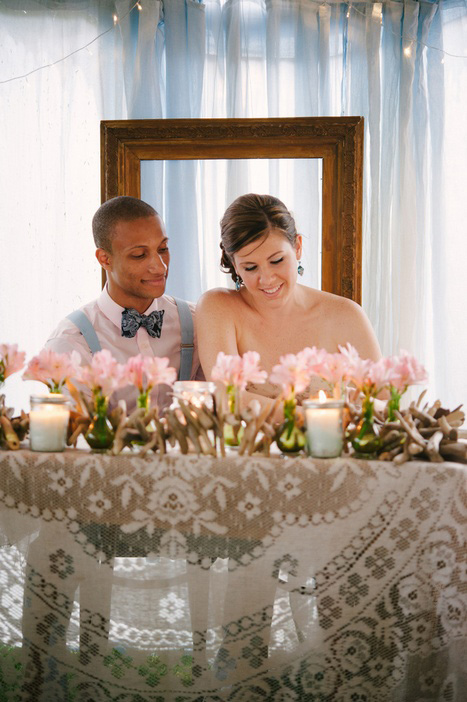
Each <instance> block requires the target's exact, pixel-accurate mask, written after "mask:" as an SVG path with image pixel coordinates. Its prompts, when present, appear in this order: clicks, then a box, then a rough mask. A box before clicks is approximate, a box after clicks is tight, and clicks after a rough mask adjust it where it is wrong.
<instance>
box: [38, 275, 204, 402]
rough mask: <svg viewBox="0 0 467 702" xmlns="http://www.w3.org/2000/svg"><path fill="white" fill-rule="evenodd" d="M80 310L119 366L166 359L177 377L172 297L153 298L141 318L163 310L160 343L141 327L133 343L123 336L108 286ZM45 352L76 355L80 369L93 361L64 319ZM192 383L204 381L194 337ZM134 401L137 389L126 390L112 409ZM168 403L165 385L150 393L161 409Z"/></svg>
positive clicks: (176, 332)
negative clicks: (132, 359) (136, 360)
mask: <svg viewBox="0 0 467 702" xmlns="http://www.w3.org/2000/svg"><path fill="white" fill-rule="evenodd" d="M188 305H189V307H190V310H191V314H192V316H193V317H194V313H195V305H194V304H193V303H190V302H189V303H188ZM80 309H81V310H82V311H83V312H84V313H85V315H86V316H87V317H88V319H89V321H90V322H91V324H92V326H93V327H94V331H95V332H96V334H97V337H98V339H99V342H100V344H101V347H102V348H103V349H108V350H109V351H110V352H111V353H112V356H113V357H114V358H115V359H116V360H117V361H118V362H119V363H126V361H127V360H128V359H129V358H130V357H131V356H137V355H138V354H142V355H143V356H159V357H164V356H165V357H167V358H168V359H169V365H170V366H172V367H173V368H175V370H176V371H177V373H178V371H179V369H180V344H181V331H180V319H179V316H178V311H177V305H176V303H175V301H174V299H173V298H172V297H170V296H168V295H162V297H158V298H155V299H154V300H153V302H152V304H151V305H150V306H149V307H148V309H147V310H145V312H144V314H146V315H148V314H150V313H151V312H153V311H154V310H164V319H163V323H162V331H161V336H160V338H159V339H158V338H153V337H151V336H149V334H148V332H147V331H146V329H145V328H144V327H140V328H139V329H138V331H137V332H136V335H135V336H134V337H133V338H132V339H128V338H126V337H124V336H122V332H121V320H122V312H123V310H124V308H123V307H121V306H120V305H117V303H116V302H114V301H113V300H112V298H111V297H110V295H109V293H108V292H107V286H106V287H105V288H104V289H103V291H102V293H101V294H100V296H99V297H98V298H97V300H93V301H92V302H89V303H88V304H87V305H84V306H83V307H81V308H80ZM46 348H48V349H52V350H53V351H56V352H57V353H70V352H71V351H73V350H75V351H78V352H79V353H80V354H81V362H82V364H83V365H87V364H89V363H90V362H91V359H92V354H91V351H90V349H89V346H88V344H87V342H86V340H85V338H84V337H83V335H82V334H81V332H80V331H79V329H78V328H77V327H76V325H75V324H73V322H72V321H71V320H69V319H67V318H65V319H63V320H62V321H61V322H60V323H59V325H58V326H57V328H56V329H55V330H54V331H53V332H52V334H51V336H50V337H49V339H48V340H47V343H46ZM191 379H192V380H194V379H203V374H202V371H201V367H200V364H199V357H198V348H197V344H196V337H195V339H194V350H193V364H192V369H191ZM136 398H137V390H136V388H132V387H131V386H129V387H127V388H124V389H122V390H119V391H117V392H116V393H114V394H113V395H112V397H111V405H112V406H115V405H116V404H117V401H118V400H119V399H125V401H126V403H127V408H128V409H129V410H131V409H132V408H133V407H134V406H135V404H136ZM170 401H171V396H170V391H169V388H168V387H167V386H166V385H165V386H159V387H156V388H155V389H154V390H153V392H152V393H151V403H152V404H154V403H157V405H158V407H159V408H160V409H161V408H163V407H165V406H167V405H168V404H170Z"/></svg>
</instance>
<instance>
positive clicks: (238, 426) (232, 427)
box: [224, 385, 243, 448]
mask: <svg viewBox="0 0 467 702" xmlns="http://www.w3.org/2000/svg"><path fill="white" fill-rule="evenodd" d="M227 402H228V411H229V414H230V415H231V417H233V418H235V420H238V421H235V423H234V424H229V423H227V422H224V443H225V445H226V446H230V448H236V447H238V446H239V445H240V441H241V440H242V436H243V427H242V420H241V419H240V417H239V416H238V406H239V396H238V388H237V387H235V385H228V386H227Z"/></svg>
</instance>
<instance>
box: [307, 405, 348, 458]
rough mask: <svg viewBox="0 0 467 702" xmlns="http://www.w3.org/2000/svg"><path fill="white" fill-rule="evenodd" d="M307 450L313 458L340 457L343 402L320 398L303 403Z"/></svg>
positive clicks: (342, 441) (342, 433)
mask: <svg viewBox="0 0 467 702" xmlns="http://www.w3.org/2000/svg"><path fill="white" fill-rule="evenodd" d="M303 407H304V409H305V420H306V436H307V449H308V453H309V455H310V456H313V457H314V458H334V457H335V456H340V455H341V453H342V448H343V445H344V428H343V421H342V420H343V410H344V401H343V400H334V399H330V398H327V397H326V396H324V397H323V396H321V399H319V400H305V401H304V402H303Z"/></svg>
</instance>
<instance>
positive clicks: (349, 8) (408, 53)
mask: <svg viewBox="0 0 467 702" xmlns="http://www.w3.org/2000/svg"><path fill="white" fill-rule="evenodd" d="M311 1H312V2H313V1H314V0H311ZM317 4H319V6H320V9H321V8H322V7H323V8H324V7H330V5H329V3H327V2H323V1H322V0H319V2H318V3H317ZM376 6H379V8H378V11H376V12H375V9H376ZM380 8H382V3H380V2H375V3H374V6H373V15H374V16H375V15H376V14H378V15H379V16H380V24H383V14H382V9H380ZM134 9H137V10H138V11H139V12H141V10H142V9H143V6H142V5H141V3H140V2H139V1H138V2H135V4H134V5H132V7H130V9H129V10H128V12H127V13H126V14H125V15H122V17H120V18H119V17H118V16H117V15H116V14H114V15H113V26H112V27H109V29H106V30H105V31H104V32H101V33H100V34H98V35H97V36H96V37H94V39H91V41H89V42H88V43H87V44H85V45H84V46H81V47H80V48H79V49H75V51H71V52H70V53H69V54H67V55H66V56H63V57H62V58H60V59H57V61H52V62H51V63H46V64H44V65H43V66H38V67H37V68H34V69H33V70H32V71H29V72H28V73H23V74H22V75H20V76H14V77H13V78H7V79H6V80H0V85H3V84H5V83H11V82H13V81H15V80H22V79H23V78H27V76H30V75H32V74H33V73H37V72H38V71H42V70H43V69H44V68H51V67H52V66H56V65H57V64H58V63H61V62H62V61H66V59H68V58H70V56H73V55H74V54H78V53H79V52H80V51H84V49H87V48H88V46H91V44H94V42H96V41H98V40H99V39H100V38H101V37H103V36H105V34H108V33H109V32H111V31H112V30H113V29H114V28H115V26H116V25H117V24H118V23H121V22H122V20H124V19H125V18H126V17H128V15H129V14H130V13H131V12H133V10H134ZM351 11H353V12H358V13H359V14H360V15H362V16H363V17H366V16H367V14H366V12H362V11H361V10H359V9H358V8H357V7H356V6H355V5H352V2H349V3H348V5H347V14H346V16H347V18H349V17H350V12H351ZM23 12H24V14H27V12H26V10H23ZM386 30H387V31H389V32H391V34H394V36H396V37H399V38H400V39H407V37H406V35H405V34H399V33H397V32H394V31H393V30H392V29H390V28H389V27H387V28H386ZM409 41H411V43H414V42H416V43H417V44H420V45H421V46H426V47H427V48H428V49H434V50H435V51H439V52H441V53H442V54H443V56H451V57H452V58H460V59H467V56H465V55H461V54H453V53H450V52H449V51H445V50H444V49H440V48H439V47H438V46H433V45H432V44H426V43H425V42H423V41H420V40H419V39H415V38H412V37H410V39H409ZM89 53H91V55H92V52H89ZM411 54H412V49H411V46H408V47H405V48H404V55H405V56H411ZM442 63H444V58H443V59H442Z"/></svg>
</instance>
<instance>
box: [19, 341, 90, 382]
mask: <svg viewBox="0 0 467 702" xmlns="http://www.w3.org/2000/svg"><path fill="white" fill-rule="evenodd" d="M80 361H81V356H80V355H79V353H78V352H77V351H72V352H71V353H56V352H55V351H51V350H50V349H42V351H41V352H40V353H39V354H38V355H37V356H34V357H33V358H31V360H30V361H29V363H28V366H27V368H26V370H25V372H24V373H23V380H39V381H40V382H41V383H45V385H47V386H48V388H49V389H50V390H51V392H60V391H61V389H62V387H63V385H64V384H65V383H66V381H67V379H68V378H72V377H74V376H75V375H76V373H77V371H78V368H79V365H80Z"/></svg>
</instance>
